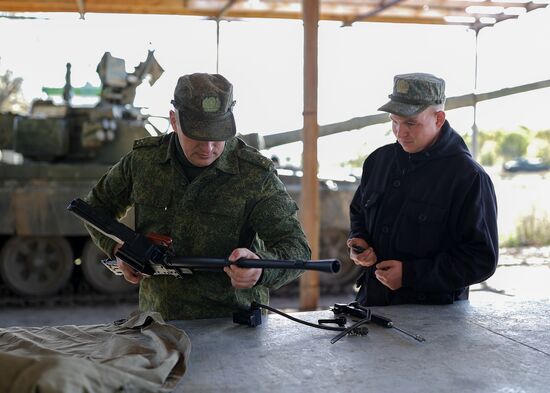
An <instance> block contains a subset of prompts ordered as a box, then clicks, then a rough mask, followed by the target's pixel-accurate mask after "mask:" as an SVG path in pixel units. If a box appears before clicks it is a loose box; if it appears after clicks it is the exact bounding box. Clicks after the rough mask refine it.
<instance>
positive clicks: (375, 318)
mask: <svg viewBox="0 0 550 393" xmlns="http://www.w3.org/2000/svg"><path fill="white" fill-rule="evenodd" d="M371 321H372V322H374V323H376V324H377V325H380V326H383V327H385V328H388V329H390V328H394V329H395V330H398V331H400V332H401V333H403V334H406V335H407V336H409V337H412V338H414V339H415V340H416V341H419V342H423V341H426V339H425V338H424V337H422V336H419V335H418V334H413V333H409V332H407V331H405V330H403V329H401V328H398V327H397V326H395V325H394V324H393V322H392V320H391V319H389V318H388V317H384V316H382V315H377V314H372V315H371Z"/></svg>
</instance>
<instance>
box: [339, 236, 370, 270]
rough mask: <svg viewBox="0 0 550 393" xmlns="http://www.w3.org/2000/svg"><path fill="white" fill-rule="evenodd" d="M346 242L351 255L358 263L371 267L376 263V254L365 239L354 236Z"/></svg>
mask: <svg viewBox="0 0 550 393" xmlns="http://www.w3.org/2000/svg"><path fill="white" fill-rule="evenodd" d="M346 244H347V246H348V247H349V249H350V252H349V257H350V258H351V260H352V261H353V262H354V263H355V264H356V265H359V266H365V267H369V266H372V265H374V264H375V263H376V254H375V253H374V250H373V249H372V247H370V246H369V244H368V243H367V242H366V241H365V240H364V239H361V238H358V237H353V238H351V239H348V241H347V243H346ZM360 249H363V250H364V251H359V250H360Z"/></svg>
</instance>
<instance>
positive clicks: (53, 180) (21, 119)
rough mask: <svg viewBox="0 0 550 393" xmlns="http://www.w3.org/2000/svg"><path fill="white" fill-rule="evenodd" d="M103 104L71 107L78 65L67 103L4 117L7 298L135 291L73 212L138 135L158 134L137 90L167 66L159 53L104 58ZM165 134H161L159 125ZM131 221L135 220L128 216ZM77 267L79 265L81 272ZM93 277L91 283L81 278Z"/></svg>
mask: <svg viewBox="0 0 550 393" xmlns="http://www.w3.org/2000/svg"><path fill="white" fill-rule="evenodd" d="M97 72H98V74H99V76H100V79H101V82H102V88H101V92H100V98H99V103H98V104H97V105H95V106H89V107H77V106H73V105H71V93H72V87H71V83H70V76H71V71H70V64H67V72H66V83H65V87H64V89H63V99H64V102H63V103H62V104H55V103H54V102H53V101H51V100H36V101H34V102H33V104H32V107H31V111H30V114H29V115H28V116H16V115H13V114H1V115H0V149H1V150H0V154H1V156H0V157H1V159H0V278H1V281H2V283H1V284H0V293H1V294H2V299H4V300H5V298H6V297H9V296H8V295H10V294H16V295H18V296H16V297H15V298H25V297H48V296H54V295H58V297H60V298H62V297H64V296H65V295H67V294H75V293H86V292H89V289H90V288H89V287H90V286H91V287H92V288H93V289H95V291H97V292H100V293H106V294H112V293H119V294H120V293H126V292H129V291H132V290H134V288H133V287H132V286H131V285H129V284H128V283H126V282H125V281H124V280H123V279H121V278H120V277H116V276H114V275H112V274H111V273H110V272H109V271H108V270H107V269H105V268H104V267H103V266H102V265H101V264H100V263H98V261H99V260H100V259H101V258H104V256H103V255H102V252H101V251H100V250H99V249H98V248H97V247H96V246H95V245H94V244H93V243H92V241H91V240H90V238H89V237H88V234H87V232H86V230H85V228H84V227H83V225H82V223H81V222H80V221H79V220H77V219H75V218H74V217H72V215H71V214H67V212H66V207H67V204H68V202H69V201H71V200H72V199H73V198H75V197H77V196H82V195H86V194H87V192H88V191H89V189H90V188H91V187H92V186H93V185H94V184H95V183H96V182H97V180H98V179H99V178H100V177H101V175H102V174H103V173H105V172H106V171H107V170H108V168H109V167H110V166H111V165H112V164H113V163H115V162H116V161H118V159H119V158H120V157H121V156H122V155H123V154H125V153H126V152H128V151H129V150H130V149H131V147H132V144H133V141H134V140H135V139H138V138H143V137H145V136H149V135H151V134H150V133H149V132H148V131H147V129H146V128H145V122H146V117H145V116H144V115H142V113H141V111H140V109H139V108H136V107H134V106H133V101H134V96H135V91H136V87H137V86H138V85H140V84H141V83H142V81H143V80H144V79H145V78H146V77H147V76H149V77H150V79H149V82H150V84H151V85H152V84H154V83H155V81H156V80H157V79H158V78H159V77H160V75H161V74H162V72H163V70H162V67H161V66H160V65H159V64H158V63H157V61H156V59H155V57H154V55H153V52H152V51H149V53H148V55H147V59H146V60H145V61H144V62H141V63H140V64H139V65H138V66H137V67H135V70H134V72H132V73H127V72H126V66H125V61H124V60H123V59H119V58H116V57H113V56H111V54H110V53H109V52H106V53H105V54H104V55H103V58H102V59H101V61H100V63H99V64H98V67H97ZM156 132H158V130H156ZM126 221H127V223H128V224H129V225H131V224H132V223H131V221H132V217H131V216H128V217H126ZM75 267H77V268H76V269H75ZM82 278H84V280H82Z"/></svg>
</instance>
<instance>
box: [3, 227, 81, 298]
mask: <svg viewBox="0 0 550 393" xmlns="http://www.w3.org/2000/svg"><path fill="white" fill-rule="evenodd" d="M73 266H74V263H73V251H72V249H71V246H70V245H69V242H68V241H67V240H65V238H63V237H56V236H14V237H12V238H11V239H9V240H8V241H7V242H6V243H5V244H4V247H2V251H1V253H0V275H1V276H2V279H3V280H4V283H5V284H6V286H7V287H8V288H10V289H11V290H12V291H14V292H16V293H17V294H19V295H31V296H47V295H53V294H54V293H56V292H58V291H59V290H60V289H61V288H63V287H64V286H65V285H66V284H67V282H68V281H69V278H70V277H71V273H72V271H73Z"/></svg>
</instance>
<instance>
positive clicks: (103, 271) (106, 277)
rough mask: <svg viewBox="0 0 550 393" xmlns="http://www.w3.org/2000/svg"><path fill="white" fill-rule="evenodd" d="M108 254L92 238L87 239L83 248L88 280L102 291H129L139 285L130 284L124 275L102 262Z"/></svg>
mask: <svg viewBox="0 0 550 393" xmlns="http://www.w3.org/2000/svg"><path fill="white" fill-rule="evenodd" d="M105 258H106V255H105V254H104V253H103V251H101V250H100V249H99V248H97V246H96V245H95V244H94V242H93V241H92V240H91V239H88V241H86V244H85V245H84V249H83V250H82V274H84V277H85V278H86V281H88V283H89V284H90V285H91V286H92V287H93V288H94V289H96V290H97V291H99V292H102V293H112V294H115V293H128V292H131V291H134V290H135V289H136V288H137V286H136V285H133V284H130V283H129V282H128V281H126V280H125V279H124V277H122V276H115V275H114V274H113V273H111V271H110V270H109V269H107V268H106V267H105V266H103V264H102V263H101V260H102V259H105Z"/></svg>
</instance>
